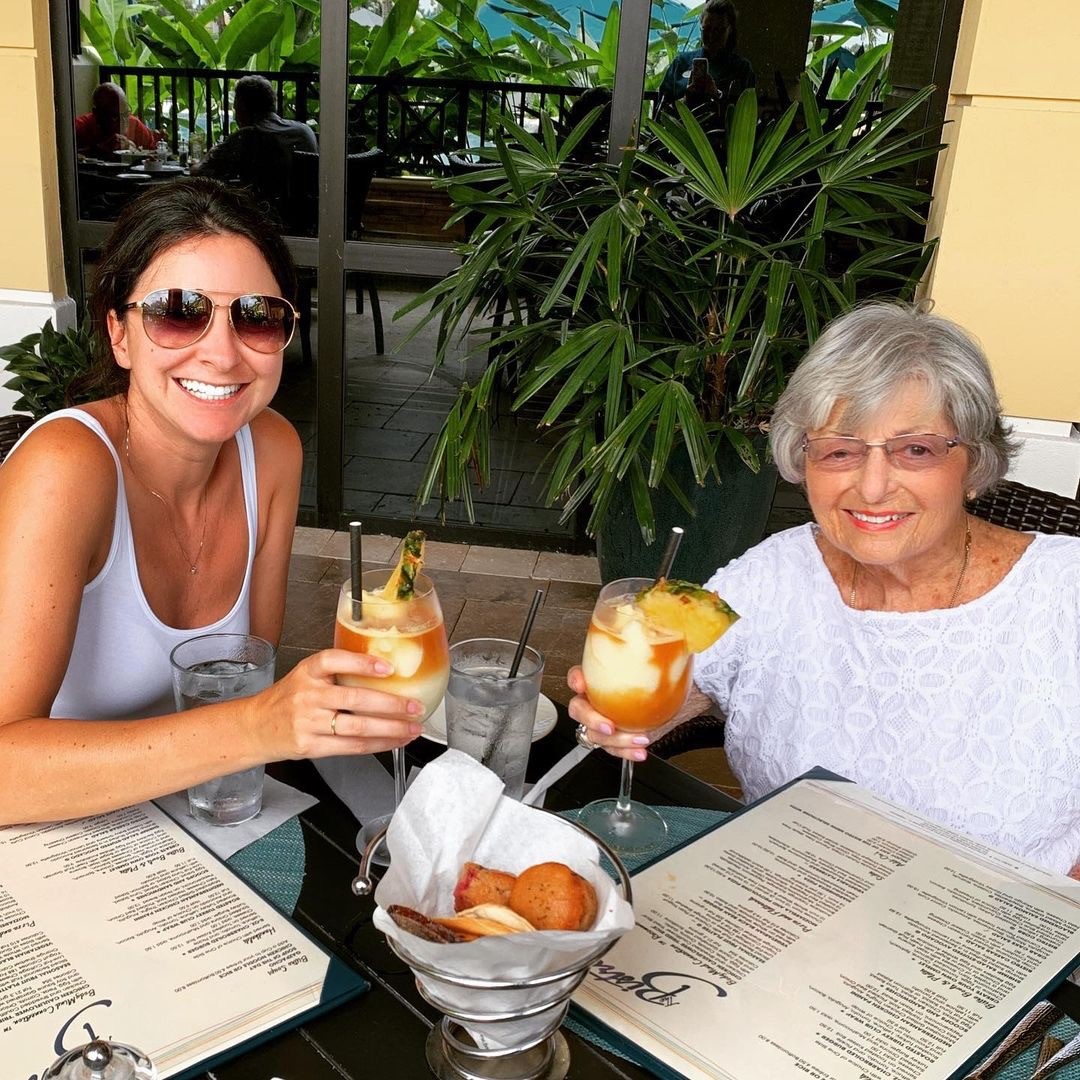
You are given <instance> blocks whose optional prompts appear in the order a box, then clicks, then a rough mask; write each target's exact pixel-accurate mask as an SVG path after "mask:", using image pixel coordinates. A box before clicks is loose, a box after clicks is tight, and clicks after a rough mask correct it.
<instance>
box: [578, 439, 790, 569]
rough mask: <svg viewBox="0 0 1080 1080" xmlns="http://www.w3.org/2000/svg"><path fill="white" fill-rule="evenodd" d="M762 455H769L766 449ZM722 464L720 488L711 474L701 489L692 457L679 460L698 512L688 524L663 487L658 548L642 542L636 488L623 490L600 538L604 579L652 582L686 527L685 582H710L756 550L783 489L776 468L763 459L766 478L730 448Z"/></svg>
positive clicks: (678, 562)
mask: <svg viewBox="0 0 1080 1080" xmlns="http://www.w3.org/2000/svg"><path fill="white" fill-rule="evenodd" d="M758 449H759V451H763V450H764V445H762V446H760V447H759V448H758ZM762 457H764V454H762ZM718 465H719V469H720V475H721V477H722V480H721V482H720V483H719V484H718V483H717V482H716V479H715V478H714V477H712V476H711V475H710V476H709V477H708V479H707V480H706V483H705V486H704V487H699V486H698V485H697V484H696V483H695V482H694V474H693V472H692V471H691V468H690V462H689V459H688V458H687V457H686V455H685V453H683V454H682V455H681V456H679V457H676V456H675V455H673V457H672V466H671V472H672V475H673V476H674V478H675V479H676V481H677V482H678V484H679V487H680V489H681V490H682V491H683V492H685V493H686V495H687V497H688V498H689V500H690V502H691V503H692V504H693V506H694V509H695V511H696V513H695V515H694V517H693V518H689V519H688V517H687V513H686V511H685V510H684V509H683V508H682V506H680V505H679V503H677V502H676V501H675V498H674V497H673V496H672V495H671V494H670V492H668V491H667V489H666V488H663V487H661V488H659V489H657V491H656V492H655V493H654V495H653V509H654V511H655V513H656V540H655V541H654V542H653V543H652V544H651V545H646V543H645V541H644V540H643V539H642V536H641V529H640V528H639V527H638V523H637V516H636V515H635V513H634V504H633V500H632V499H631V496H630V486H629V484H624V485H622V486H621V487H620V488H619V489H618V490H617V491H616V493H615V496H614V497H613V498H612V500H611V506H610V509H609V511H608V515H607V517H606V518H605V520H604V522H603V524H602V525H601V527H600V529H599V530H598V532H597V534H596V553H597V556H598V557H599V560H600V577H601V579H602V580H603V581H604V582H608V581H614V580H615V579H616V578H622V577H652V576H653V575H654V574H655V573H656V571H657V564H658V563H659V562H660V557H661V555H663V553H664V548H665V547H666V545H667V540H668V535H669V534H670V532H671V529H672V526H674V525H681V526H682V527H683V528H684V529H685V530H686V533H685V535H684V536H683V539H682V543H681V544H680V546H679V553H678V555H677V556H676V558H675V565H674V567H673V568H672V572H671V574H672V577H676V578H681V579H683V580H684V581H695V582H699V583H704V582H705V581H707V580H708V579H709V578H710V577H711V576H712V574H713V572H714V571H715V570H716V569H717V568H718V567H721V566H724V565H725V564H726V563H728V562H730V561H731V560H732V559H734V558H736V557H737V556H739V555H741V554H742V553H743V552H744V551H746V550H747V549H748V548H751V547H753V546H754V544H756V543H757V542H758V541H759V540H760V539H761V538H762V536H763V535H764V534H765V524H766V522H767V521H768V518H769V510H770V508H771V507H772V501H773V494H774V492H775V490H776V479H777V472H776V468H775V467H774V466H773V465H772V464H771V463H765V462H764V461H763V462H762V466H761V469H760V471H759V472H757V473H754V472H751V471H750V469H748V468H747V467H746V465H745V464H743V462H742V461H741V460H740V458H739V456H738V454H737V453H736V452H735V450H734V449H733V448H732V447H731V446H730V444H726V445H725V446H724V447H723V448H722V449H721V452H720V455H719V461H718Z"/></svg>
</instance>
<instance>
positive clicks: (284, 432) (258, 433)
mask: <svg viewBox="0 0 1080 1080" xmlns="http://www.w3.org/2000/svg"><path fill="white" fill-rule="evenodd" d="M251 437H252V439H253V440H254V442H255V453H256V457H258V456H259V455H260V454H261V452H262V451H264V450H267V451H270V452H271V454H272V455H273V457H274V458H275V459H279V458H280V456H281V455H285V456H286V460H287V461H296V462H298V461H299V460H300V458H301V456H302V453H303V448H302V447H301V445H300V436H299V435H298V434H297V432H296V428H294V427H293V426H292V424H290V423H289V421H288V420H286V419H285V417H284V416H282V415H281V413H279V412H275V411H274V410H273V409H263V411H262V412H261V413H259V415H258V416H256V417H255V419H254V420H252V421H251Z"/></svg>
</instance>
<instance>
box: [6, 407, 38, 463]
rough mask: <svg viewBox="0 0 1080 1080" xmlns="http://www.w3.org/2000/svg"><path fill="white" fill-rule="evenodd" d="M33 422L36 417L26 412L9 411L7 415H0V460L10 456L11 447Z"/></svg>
mask: <svg viewBox="0 0 1080 1080" xmlns="http://www.w3.org/2000/svg"><path fill="white" fill-rule="evenodd" d="M33 422H34V418H33V417H32V416H27V415H26V414H25V413H9V414H8V415H7V416H0V462H2V461H3V460H4V458H6V457H7V456H8V453H9V451H10V450H11V448H12V447H13V446H14V445H15V444H16V443H17V442H18V441H19V439H20V438H21V437H22V435H23V432H25V431H26V430H27V429H28V428H29V427H30V425H31V424H32V423H33Z"/></svg>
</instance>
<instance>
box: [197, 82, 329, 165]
mask: <svg viewBox="0 0 1080 1080" xmlns="http://www.w3.org/2000/svg"><path fill="white" fill-rule="evenodd" d="M276 107H277V97H276V95H275V94H274V87H273V85H272V84H271V82H270V80H269V79H265V78H263V76H262V75H244V76H243V77H242V78H240V79H237V80H236V86H235V88H234V89H233V115H234V116H235V117H236V126H237V127H238V128H239V129H240V131H243V130H245V129H254V130H255V131H260V132H263V133H264V134H266V135H268V136H269V137H270V138H272V139H273V140H274V141H275V142H276V143H277V144H278V145H279V146H280V147H281V149H282V151H284V153H285V154H287V155H288V156H289V157H290V158H291V157H292V152H293V151H294V150H306V151H308V152H309V153H312V154H317V153H318V152H319V144H318V142H317V141H316V139H315V132H314V131H312V130H311V128H309V127H308V126H307V124H301V123H300V121H299V120H283V119H282V118H281V117H280V116H278V114H277V113H276V112H275V111H274V110H275V108H276ZM239 134H240V132H239V131H237V132H233V134H232V135H229V136H228V137H227V138H225V139H223V140H222V141H221V142H220V143H218V144H217V146H215V147H214V148H213V149H212V150H211V151H210V154H209V156H208V158H207V161H211V160H212V159H214V158H215V157H222V156H223V157H224V158H225V159H226V160H227V161H236V160H237V159H239V158H240V157H241V156H242V152H243V151H242V145H241V144H239V143H238V140H237V138H236V137H237V135H239Z"/></svg>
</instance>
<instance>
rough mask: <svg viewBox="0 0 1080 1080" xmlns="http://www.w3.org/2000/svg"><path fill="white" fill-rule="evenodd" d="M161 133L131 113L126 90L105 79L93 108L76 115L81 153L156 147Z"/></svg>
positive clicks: (93, 98) (96, 92)
mask: <svg viewBox="0 0 1080 1080" xmlns="http://www.w3.org/2000/svg"><path fill="white" fill-rule="evenodd" d="M157 144H158V137H157V136H156V135H155V134H154V133H153V132H152V131H151V130H150V129H149V128H148V127H147V126H146V125H145V124H144V123H143V122H142V121H141V120H140V119H139V118H138V117H137V116H132V115H131V109H130V108H129V106H128V100H127V97H126V95H125V94H124V91H123V90H122V89H121V88H120V87H119V86H117V85H116V84H115V83H102V84H101V85H100V86H99V87H98V88H97V89H96V90H95V91H94V96H93V97H92V98H91V102H90V112H88V113H84V114H83V115H82V116H76V117H75V149H76V150H78V152H79V153H80V154H111V153H114V152H115V151H117V150H153V149H154V147H155V146H157Z"/></svg>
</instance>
